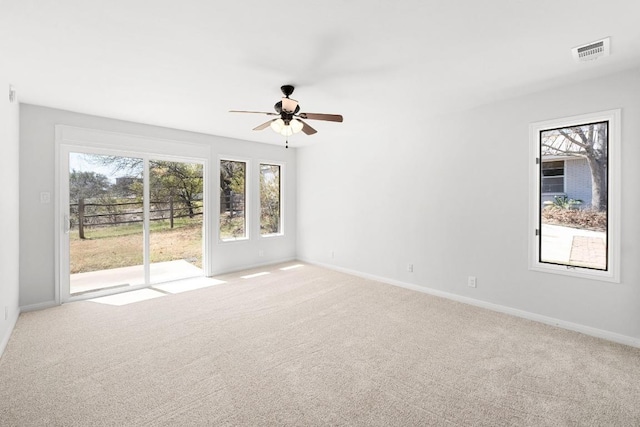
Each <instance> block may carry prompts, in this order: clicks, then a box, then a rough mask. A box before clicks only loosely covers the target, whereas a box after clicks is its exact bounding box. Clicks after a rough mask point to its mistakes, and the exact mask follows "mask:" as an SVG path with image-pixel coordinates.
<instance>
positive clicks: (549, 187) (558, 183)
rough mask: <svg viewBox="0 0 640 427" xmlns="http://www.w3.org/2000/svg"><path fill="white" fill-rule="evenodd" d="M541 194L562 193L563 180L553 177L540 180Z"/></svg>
mask: <svg viewBox="0 0 640 427" xmlns="http://www.w3.org/2000/svg"><path fill="white" fill-rule="evenodd" d="M542 192H543V193H562V192H564V178H563V177H553V178H543V179H542Z"/></svg>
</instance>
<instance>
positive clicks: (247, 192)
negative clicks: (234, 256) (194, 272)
mask: <svg viewBox="0 0 640 427" xmlns="http://www.w3.org/2000/svg"><path fill="white" fill-rule="evenodd" d="M223 160H226V161H230V162H242V163H244V164H245V167H244V174H245V175H244V237H234V238H227V239H223V238H222V237H220V162H222V161H223ZM216 172H217V173H216V182H217V184H216V188H217V194H218V196H217V199H216V200H217V203H216V205H217V209H216V240H217V241H218V243H220V244H229V243H237V242H247V241H249V240H250V239H251V215H249V212H251V207H252V203H251V185H250V183H251V177H252V173H251V160H250V159H248V158H246V157H238V156H226V155H222V154H221V155H219V156H218V161H217V163H216Z"/></svg>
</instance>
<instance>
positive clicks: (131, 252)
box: [70, 217, 202, 274]
mask: <svg viewBox="0 0 640 427" xmlns="http://www.w3.org/2000/svg"><path fill="white" fill-rule="evenodd" d="M85 236H86V237H87V238H86V239H84V240H83V239H80V238H79V237H78V232H77V230H75V232H74V231H73V230H72V232H71V236H70V252H71V254H70V270H71V273H72V274H74V273H82V272H88V271H99V270H108V269H112V268H118V267H129V266H133V265H141V264H142V263H143V240H142V224H123V225H116V226H107V227H91V228H86V229H85ZM149 246H150V251H151V253H150V259H151V262H152V263H153V262H163V261H174V260H181V259H184V260H188V261H189V262H192V263H193V264H194V265H196V266H198V267H202V218H201V217H197V218H196V219H193V220H190V219H189V218H179V219H176V220H175V221H174V228H173V229H171V228H169V221H152V222H151V224H150V242H149Z"/></svg>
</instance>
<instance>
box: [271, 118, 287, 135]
mask: <svg viewBox="0 0 640 427" xmlns="http://www.w3.org/2000/svg"><path fill="white" fill-rule="evenodd" d="M270 126H271V129H273V131H274V132H277V133H280V132H281V131H282V129H283V128H284V126H285V125H284V120H282V119H276V120H274V121H272V122H271V125H270Z"/></svg>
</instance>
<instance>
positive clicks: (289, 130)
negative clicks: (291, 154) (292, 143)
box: [280, 126, 293, 136]
mask: <svg viewBox="0 0 640 427" xmlns="http://www.w3.org/2000/svg"><path fill="white" fill-rule="evenodd" d="M280 135H282V136H291V135H293V129H292V128H291V126H284V127H283V128H282V130H281V131H280Z"/></svg>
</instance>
